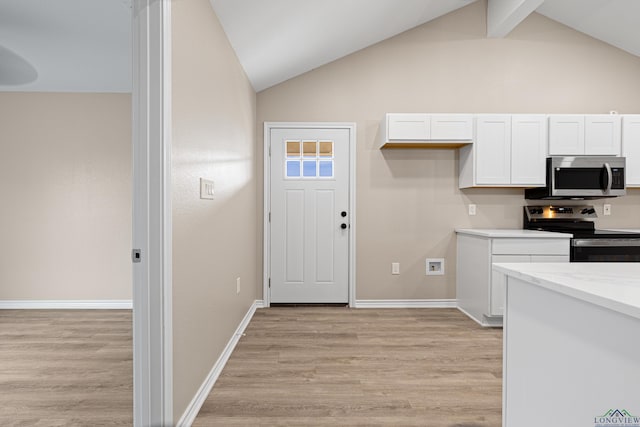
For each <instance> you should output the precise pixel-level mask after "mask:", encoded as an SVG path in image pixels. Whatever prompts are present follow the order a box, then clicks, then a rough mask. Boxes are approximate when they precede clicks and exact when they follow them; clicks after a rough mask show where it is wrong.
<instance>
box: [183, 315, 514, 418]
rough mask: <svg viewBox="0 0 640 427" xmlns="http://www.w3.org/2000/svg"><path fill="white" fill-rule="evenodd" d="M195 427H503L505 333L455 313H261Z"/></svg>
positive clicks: (247, 332)
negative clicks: (501, 426)
mask: <svg viewBox="0 0 640 427" xmlns="http://www.w3.org/2000/svg"><path fill="white" fill-rule="evenodd" d="M245 334H246V335H245V336H243V337H242V338H241V339H240V342H239V343H238V346H237V347H236V349H235V351H234V352H233V354H232V356H231V358H230V360H229V362H228V363H227V365H226V367H225V368H224V370H223V372H222V374H221V376H220V378H219V379H218V382H217V383H216V385H215V387H214V389H213V390H212V392H211V394H210V395H209V397H208V398H207V400H206V402H205V403H204V405H203V407H202V409H201V411H200V413H199V415H198V417H197V418H196V421H195V423H194V426H199V427H202V426H277V425H282V426H311V425H322V426H329V425H330V426H356V425H357V426H429V427H440V426H442V427H445V426H446V427H452V426H457V427H463V426H464V427H472V426H473V427H475V426H485V427H488V426H500V424H501V384H502V330H501V329H485V328H481V327H479V326H478V325H477V324H476V323H474V322H473V321H471V320H469V319H468V318H467V317H466V316H464V315H463V314H462V313H460V312H459V311H458V310H456V309H381V310H378V309H358V310H354V309H348V308H333V307H320V308H316V307H299V308H290V307H281V308H268V309H262V310H258V311H257V312H256V314H255V316H254V318H253V320H252V321H251V323H250V324H249V326H248V327H247V330H246V331H245Z"/></svg>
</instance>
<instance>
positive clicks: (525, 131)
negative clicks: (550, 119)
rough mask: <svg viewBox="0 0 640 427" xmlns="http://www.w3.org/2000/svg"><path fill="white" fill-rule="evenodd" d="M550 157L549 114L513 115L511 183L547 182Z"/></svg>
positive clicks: (534, 184)
mask: <svg viewBox="0 0 640 427" xmlns="http://www.w3.org/2000/svg"><path fill="white" fill-rule="evenodd" d="M546 157H547V117H546V116H544V115H542V114H536V115H524V114H515V115H513V116H511V184H518V185H524V186H544V185H545V182H546V162H545V159H546Z"/></svg>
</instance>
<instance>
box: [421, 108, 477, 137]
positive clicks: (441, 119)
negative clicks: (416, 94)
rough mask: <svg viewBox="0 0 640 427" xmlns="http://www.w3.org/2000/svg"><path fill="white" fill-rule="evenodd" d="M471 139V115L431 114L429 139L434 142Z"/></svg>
mask: <svg viewBox="0 0 640 427" xmlns="http://www.w3.org/2000/svg"><path fill="white" fill-rule="evenodd" d="M472 138H473V116H472V115H471V114H432V115H431V139H433V140H436V141H465V140H471V139H472Z"/></svg>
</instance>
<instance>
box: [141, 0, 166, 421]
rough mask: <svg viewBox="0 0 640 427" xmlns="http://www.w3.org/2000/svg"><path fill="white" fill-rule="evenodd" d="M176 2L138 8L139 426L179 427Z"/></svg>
mask: <svg viewBox="0 0 640 427" xmlns="http://www.w3.org/2000/svg"><path fill="white" fill-rule="evenodd" d="M170 23H171V2H170V1H167V0H161V1H157V0H134V2H133V27H132V30H133V31H132V33H133V88H132V112H133V131H132V139H133V247H134V248H136V249H140V250H141V255H142V256H141V262H139V263H134V264H133V409H134V410H133V412H134V426H136V427H147V426H171V425H173V361H172V357H173V342H172V328H171V321H172V314H171V310H172V309H171V303H172V300H171V295H172V292H171V278H172V273H171V259H172V258H171V193H170V178H171V176H170V174H171V158H170V154H171V111H170V108H171V39H170V35H171V27H170Z"/></svg>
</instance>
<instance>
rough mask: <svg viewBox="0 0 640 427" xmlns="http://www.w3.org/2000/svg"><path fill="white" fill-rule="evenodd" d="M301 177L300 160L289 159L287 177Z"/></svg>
mask: <svg viewBox="0 0 640 427" xmlns="http://www.w3.org/2000/svg"><path fill="white" fill-rule="evenodd" d="M299 177H300V160H287V178H299Z"/></svg>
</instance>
